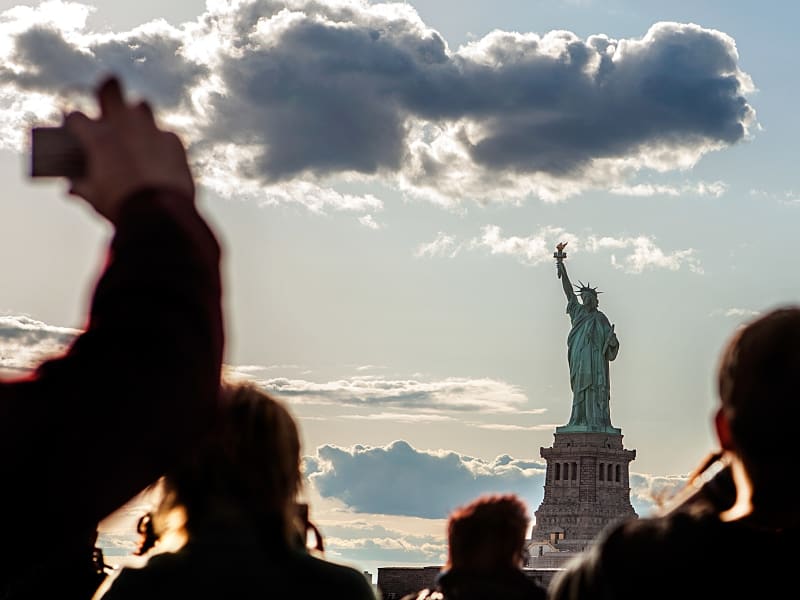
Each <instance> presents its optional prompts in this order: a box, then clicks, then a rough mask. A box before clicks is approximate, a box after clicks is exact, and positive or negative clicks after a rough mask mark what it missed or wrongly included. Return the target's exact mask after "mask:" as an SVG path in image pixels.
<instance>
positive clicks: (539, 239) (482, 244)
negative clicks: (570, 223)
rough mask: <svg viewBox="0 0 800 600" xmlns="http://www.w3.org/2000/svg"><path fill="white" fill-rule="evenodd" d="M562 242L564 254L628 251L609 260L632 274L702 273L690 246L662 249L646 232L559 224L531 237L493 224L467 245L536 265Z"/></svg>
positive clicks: (551, 257) (544, 260)
mask: <svg viewBox="0 0 800 600" xmlns="http://www.w3.org/2000/svg"><path fill="white" fill-rule="evenodd" d="M562 241H565V242H568V248H567V251H568V254H569V253H570V252H571V253H578V252H582V251H584V252H591V253H594V254H596V253H599V252H606V251H618V250H629V251H630V253H629V254H627V255H625V256H622V257H621V258H619V259H618V258H617V254H616V253H612V254H611V256H610V261H611V264H612V265H613V266H614V267H616V268H619V269H623V270H625V271H626V272H628V273H632V274H639V273H642V272H643V271H645V270H648V269H667V270H670V271H677V270H679V269H681V268H682V267H686V268H687V269H689V271H691V272H692V273H698V274H701V273H703V267H702V265H701V263H700V260H699V259H698V258H697V256H696V251H695V250H694V249H693V248H687V249H684V250H674V251H672V252H665V251H664V250H662V249H661V248H660V247H658V246H657V245H656V243H655V239H654V238H653V237H651V236H646V235H639V236H635V237H630V236H627V237H612V236H598V235H588V236H586V237H584V238H580V237H579V236H577V235H575V234H573V233H570V232H568V231H566V230H565V229H563V228H561V227H554V226H547V227H542V228H541V229H540V230H539V231H538V232H537V233H535V234H533V235H532V236H528V237H520V236H509V237H506V236H504V235H503V233H502V230H501V229H500V227H498V226H497V225H486V226H484V227H483V229H482V235H481V237H480V238H475V239H473V240H472V242H471V244H470V247H471V248H487V249H488V250H489V252H490V253H491V254H498V255H505V256H511V257H514V258H516V259H517V260H518V261H520V262H521V263H523V264H528V265H538V264H542V263H548V264H550V263H552V260H553V252H554V250H555V245H556V243H558V242H562ZM453 243H455V240H453Z"/></svg>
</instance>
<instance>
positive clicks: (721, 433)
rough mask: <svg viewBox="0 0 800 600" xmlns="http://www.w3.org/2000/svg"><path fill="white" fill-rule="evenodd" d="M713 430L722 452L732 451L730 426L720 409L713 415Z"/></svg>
mask: <svg viewBox="0 0 800 600" xmlns="http://www.w3.org/2000/svg"><path fill="white" fill-rule="evenodd" d="M714 428H715V429H716V431H717V439H718V440H719V445H720V447H721V448H722V449H723V450H733V446H734V444H733V436H732V435H731V426H730V424H729V423H728V418H727V417H726V416H725V413H724V411H723V410H722V408H718V409H717V413H716V414H715V415H714Z"/></svg>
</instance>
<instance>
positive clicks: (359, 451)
mask: <svg viewBox="0 0 800 600" xmlns="http://www.w3.org/2000/svg"><path fill="white" fill-rule="evenodd" d="M304 465H305V472H306V475H307V476H308V478H309V481H310V482H311V484H312V485H313V486H314V487H315V488H316V491H317V492H318V493H319V494H320V495H321V496H322V497H324V498H335V499H336V500H338V501H341V502H343V503H344V504H345V505H346V506H347V507H349V508H350V510H352V511H353V512H356V513H374V514H382V515H399V516H412V517H422V518H426V519H442V518H446V517H447V515H448V514H449V513H450V511H452V510H453V509H454V508H456V507H458V506H460V505H462V504H464V503H466V502H470V501H472V500H474V499H475V498H476V497H478V496H480V495H482V494H487V493H516V494H518V495H519V496H520V497H521V498H522V499H523V500H524V501H525V502H526V503H527V505H528V509H529V511H530V514H531V515H533V512H534V511H535V510H536V509H538V507H539V504H541V502H542V498H543V494H544V474H545V472H544V471H545V462H544V461H543V460H540V459H516V458H513V457H511V456H508V455H502V456H498V457H497V458H495V459H494V460H484V459H481V458H475V457H472V456H466V455H464V454H459V453H457V452H453V451H448V450H436V451H430V450H419V449H416V448H414V447H412V446H411V445H410V444H409V443H408V442H405V441H402V440H398V441H395V442H392V443H391V444H389V445H387V446H378V447H373V446H362V445H356V446H352V447H350V448H343V447H339V446H334V445H324V446H320V447H318V448H317V451H316V454H315V455H314V456H307V457H306V458H305V461H304ZM630 481H631V502H632V504H633V506H634V509H635V510H636V512H637V514H639V515H640V516H645V515H647V514H649V513H651V512H652V511H653V510H654V509H655V508H656V507H657V506H658V503H659V502H660V501H662V500H665V499H666V498H668V497H669V496H671V495H672V494H673V493H674V492H675V491H677V489H678V488H679V487H680V486H681V485H683V484H684V483H685V481H686V477H685V476H669V477H667V476H665V477H654V476H651V475H645V474H637V473H631V477H630Z"/></svg>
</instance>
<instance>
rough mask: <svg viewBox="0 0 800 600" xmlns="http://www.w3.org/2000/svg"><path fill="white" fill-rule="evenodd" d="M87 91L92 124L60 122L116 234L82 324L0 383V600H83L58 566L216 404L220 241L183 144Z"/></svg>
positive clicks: (85, 193) (86, 549)
mask: <svg viewBox="0 0 800 600" xmlns="http://www.w3.org/2000/svg"><path fill="white" fill-rule="evenodd" d="M97 99H98V101H99V104H100V116H99V117H98V118H96V119H92V118H89V117H87V116H86V115H84V114H82V113H73V114H70V115H69V116H68V117H67V118H66V127H67V128H68V129H69V130H70V131H71V132H72V133H73V134H74V136H75V137H76V138H77V139H78V140H79V142H80V144H81V146H82V147H83V149H84V151H85V153H86V160H87V162H86V174H85V176H83V177H80V178H78V179H74V180H72V181H71V182H70V183H71V189H70V191H71V193H72V194H74V195H75V196H78V197H81V198H83V199H84V200H85V201H86V202H87V203H88V204H89V205H90V206H91V207H92V208H94V209H95V210H96V211H97V213H98V214H99V215H101V216H102V217H104V218H106V219H108V221H109V222H110V223H111V224H112V225H113V227H114V230H115V231H114V237H113V240H112V242H111V246H110V249H109V254H108V260H107V262H106V265H105V270H104V272H103V273H102V276H101V277H100V279H99V281H98V283H97V287H96V290H95V292H94V296H93V299H92V303H91V311H90V314H89V319H88V324H87V325H86V327H85V332H84V333H83V334H82V335H80V336H79V337H77V338H76V339H75V340H74V342H73V343H72V344H71V345H70V347H69V349H68V350H67V351H66V352H65V353H64V355H63V356H60V357H58V358H56V359H54V360H49V361H47V362H45V363H43V364H42V365H41V366H39V367H38V368H37V369H36V371H35V372H33V373H32V374H31V375H30V376H28V377H25V378H24V379H19V380H13V381H8V380H6V381H2V382H0V456H1V457H2V459H0V481H2V482H3V483H2V485H3V493H2V494H0V514H2V515H3V519H4V523H3V543H2V544H1V545H0V598H3V599H4V600H5V599H9V598H23V597H31V598H81V597H83V598H88V597H91V594H92V592H93V590H86V589H76V588H75V587H73V586H74V585H76V584H75V580H74V579H73V578H65V579H62V578H60V577H58V575H56V574H55V573H54V571H55V572H58V571H63V570H64V565H66V564H75V563H80V564H82V565H90V564H91V561H92V556H93V553H94V546H93V542H92V540H91V536H90V535H89V533H88V532H94V531H95V530H96V527H97V524H98V522H100V521H101V520H102V519H104V518H105V517H106V516H107V515H109V514H110V513H111V512H113V511H114V510H115V509H117V508H118V507H119V506H121V505H122V504H124V503H125V502H126V501H127V500H128V499H130V498H131V497H133V496H135V495H136V494H137V493H138V492H139V491H140V490H141V489H143V488H144V487H145V486H147V485H148V484H149V483H151V482H152V481H153V480H154V479H156V478H157V477H158V476H159V475H160V474H161V473H163V472H164V471H165V470H167V469H169V468H170V467H172V466H173V465H174V464H175V461H176V458H177V457H178V454H179V452H180V451H183V450H184V449H186V448H188V447H192V446H193V445H194V444H195V443H196V442H197V440H198V439H199V438H200V437H201V436H203V435H205V434H206V433H207V431H208V430H209V429H210V427H211V424H212V423H213V420H214V414H215V411H216V408H217V401H218V396H219V377H220V366H221V359H222V350H223V329H222V316H221V308H220V293H221V290H220V274H219V258H220V254H219V246H218V244H217V241H216V239H215V237H214V235H213V234H212V232H211V231H210V230H209V228H208V226H207V225H206V223H205V222H204V220H203V219H202V218H201V217H200V215H199V214H198V212H197V210H196V208H195V204H194V183H193V180H192V175H191V173H190V170H189V167H188V164H187V161H186V154H185V152H184V148H183V146H182V144H181V142H180V141H179V139H178V138H177V137H176V136H175V135H174V134H172V133H168V132H164V131H162V130H160V129H159V128H158V127H157V126H156V123H155V120H154V118H153V114H152V112H151V111H150V108H149V107H148V105H147V104H145V103H138V104H135V105H131V104H128V103H127V102H126V101H125V100H124V98H123V94H122V90H121V88H120V85H119V83H118V82H117V81H116V80H115V79H110V80H108V81H106V82H105V83H104V84H103V85H102V86H101V87H100V88H99V90H98V93H97ZM53 250H54V251H55V252H57V251H58V249H57V248H54V249H53ZM142 414H148V415H151V416H152V418H148V419H145V420H142V419H141V418H140V415H142ZM139 439H147V440H148V441H149V443H150V447H149V448H148V449H147V451H142V449H141V445H140V444H138V443H136V440H139ZM97 447H100V448H103V449H104V450H105V451H104V452H101V453H98V452H97V451H96V448H97Z"/></svg>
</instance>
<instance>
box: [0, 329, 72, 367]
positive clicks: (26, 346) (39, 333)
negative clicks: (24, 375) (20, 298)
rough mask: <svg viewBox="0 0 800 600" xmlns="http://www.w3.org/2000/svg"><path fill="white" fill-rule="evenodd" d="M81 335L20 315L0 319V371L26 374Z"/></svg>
mask: <svg viewBox="0 0 800 600" xmlns="http://www.w3.org/2000/svg"><path fill="white" fill-rule="evenodd" d="M80 333H81V332H80V331H79V330H77V329H72V328H69V327H56V326H54V325H48V324H46V323H43V322H41V321H37V320H35V319H32V318H30V317H27V316H24V315H5V316H0V369H5V370H8V371H22V372H25V371H30V370H32V369H34V368H35V367H36V366H38V365H39V363H41V362H42V361H44V360H46V359H48V358H53V357H55V356H58V355H59V354H61V353H63V352H64V351H65V350H66V349H67V346H69V344H70V343H71V342H72V340H73V339H74V338H75V337H76V336H77V335H79V334H80Z"/></svg>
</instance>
